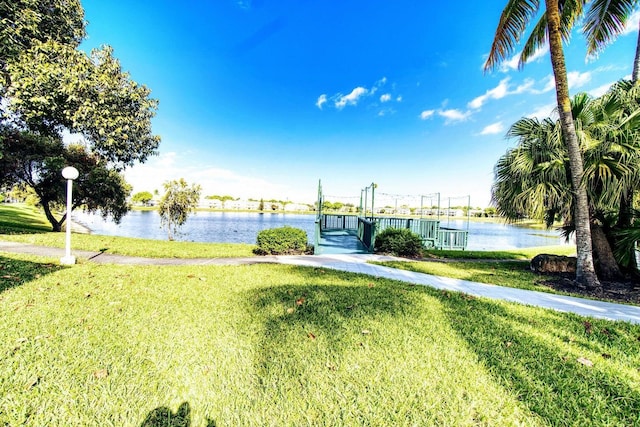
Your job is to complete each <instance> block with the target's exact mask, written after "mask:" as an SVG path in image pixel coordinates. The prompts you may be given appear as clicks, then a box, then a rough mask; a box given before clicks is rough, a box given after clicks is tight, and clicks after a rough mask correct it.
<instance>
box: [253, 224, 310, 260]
mask: <svg viewBox="0 0 640 427" xmlns="http://www.w3.org/2000/svg"><path fill="white" fill-rule="evenodd" d="M307 242H308V240H307V232H306V231H304V230H301V229H299V228H294V227H289V226H288V225H285V226H284V227H279V228H269V229H267V230H262V231H261V232H259V233H258V237H257V239H256V244H257V245H258V247H257V248H256V250H255V251H254V252H255V253H256V254H259V255H297V254H303V253H306V252H308V250H309V249H308V247H307Z"/></svg>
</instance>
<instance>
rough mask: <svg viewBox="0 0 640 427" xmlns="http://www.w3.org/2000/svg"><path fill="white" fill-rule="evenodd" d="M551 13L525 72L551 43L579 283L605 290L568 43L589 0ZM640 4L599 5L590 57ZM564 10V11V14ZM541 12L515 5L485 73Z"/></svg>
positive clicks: (604, 0)
mask: <svg viewBox="0 0 640 427" xmlns="http://www.w3.org/2000/svg"><path fill="white" fill-rule="evenodd" d="M544 3H545V13H544V14H543V16H542V17H541V18H540V20H539V21H538V23H537V25H536V26H535V27H534V28H533V31H532V33H531V36H530V37H529V39H528V41H527V42H526V43H525V46H524V49H523V51H522V55H521V57H520V66H523V65H524V63H525V62H526V60H527V58H529V57H530V56H531V55H533V53H534V52H535V51H536V50H537V49H538V48H539V47H540V46H541V45H543V44H544V43H545V42H547V41H548V43H549V51H550V55H551V66H552V69H553V75H554V77H555V86H556V99H557V103H558V114H559V116H560V123H561V129H562V134H563V137H564V138H563V140H564V144H565V146H566V148H567V153H568V158H569V166H570V171H571V173H570V175H571V184H572V190H573V195H572V196H573V197H572V199H573V201H574V212H573V214H574V223H575V231H576V251H577V271H576V281H577V282H578V283H580V284H583V285H585V286H587V287H591V288H593V287H599V285H600V283H599V281H598V278H597V276H596V272H595V267H594V264H593V256H592V242H591V230H590V226H589V204H588V199H587V192H586V189H585V187H584V186H583V185H582V177H583V174H584V166H583V159H582V156H581V153H580V147H579V144H578V136H577V134H576V129H575V126H574V121H573V116H572V114H571V101H570V98H569V84H568V81H567V69H566V65H565V59H564V51H563V47H562V40H563V39H565V40H566V39H568V38H569V35H570V33H571V30H572V29H573V25H574V23H575V21H576V19H578V18H579V17H581V16H582V14H583V7H584V6H585V4H586V3H587V0H545V2H544ZM636 3H637V1H636V0H594V1H592V2H591V3H590V8H589V11H588V12H587V15H586V18H585V21H584V33H585V36H586V38H587V41H588V53H589V54H595V53H597V52H598V51H599V50H600V49H602V48H603V47H604V46H605V45H606V44H607V43H608V42H610V41H611V40H612V39H613V38H614V37H615V36H616V35H617V34H618V33H620V32H621V31H622V30H623V29H624V23H625V20H626V18H627V16H628V15H629V14H630V13H631V11H632V10H633V8H634V6H635V4H636ZM561 6H562V9H561V8H560V7H561ZM540 11H541V2H540V0H509V2H508V3H507V6H506V7H505V9H504V10H503V12H502V15H501V17H500V21H499V23H498V28H497V29H496V34H495V37H494V40H493V44H492V46H491V51H490V53H489V57H488V59H487V62H486V63H485V70H487V69H493V68H495V66H496V65H498V63H500V62H502V61H503V60H504V59H505V58H507V57H508V56H510V55H511V54H512V53H513V51H514V48H515V45H516V44H517V43H518V42H519V41H520V39H521V37H522V36H523V34H524V32H525V30H526V28H527V26H528V25H529V23H530V22H531V21H532V20H533V19H534V18H535V17H536V16H537V14H538V13H539V12H540Z"/></svg>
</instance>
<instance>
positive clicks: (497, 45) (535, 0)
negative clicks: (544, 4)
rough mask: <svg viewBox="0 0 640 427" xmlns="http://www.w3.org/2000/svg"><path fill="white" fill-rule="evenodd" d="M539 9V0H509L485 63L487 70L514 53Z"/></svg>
mask: <svg viewBox="0 0 640 427" xmlns="http://www.w3.org/2000/svg"><path fill="white" fill-rule="evenodd" d="M539 9H540V1H539V0H509V3H507V6H506V7H505V8H504V10H503V11H502V14H501V15H500V21H499V22H498V28H496V34H495V37H494V39H493V43H492V44H491V50H490V51H489V57H488V58H487V61H486V62H485V64H484V69H485V71H486V70H492V69H494V68H495V67H496V66H497V65H498V64H500V63H501V62H502V61H504V60H505V59H506V58H507V57H508V56H510V55H511V54H513V51H514V49H515V46H516V45H517V43H518V42H519V41H520V39H521V38H522V36H523V34H524V31H525V30H526V28H527V26H528V25H529V23H530V21H531V19H533V17H534V16H535V15H536V13H537V12H538V10H539Z"/></svg>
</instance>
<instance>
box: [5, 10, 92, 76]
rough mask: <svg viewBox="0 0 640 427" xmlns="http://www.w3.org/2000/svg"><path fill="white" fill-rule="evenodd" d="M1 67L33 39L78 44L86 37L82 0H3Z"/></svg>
mask: <svg viewBox="0 0 640 427" xmlns="http://www.w3.org/2000/svg"><path fill="white" fill-rule="evenodd" d="M0 17H2V21H1V22H2V25H0V67H1V68H0V69H1V70H2V72H3V73H4V72H5V71H6V70H5V66H6V64H7V62H9V61H11V60H12V59H14V58H15V57H16V56H18V54H19V53H20V52H23V51H25V50H28V49H30V48H31V46H32V45H33V43H34V42H37V41H40V42H44V41H47V40H54V41H56V42H59V43H62V44H66V45H69V46H73V47H78V46H79V45H80V42H81V41H82V39H84V37H85V21H84V10H83V9H82V6H81V5H80V1H79V0H47V1H42V0H11V1H2V2H0Z"/></svg>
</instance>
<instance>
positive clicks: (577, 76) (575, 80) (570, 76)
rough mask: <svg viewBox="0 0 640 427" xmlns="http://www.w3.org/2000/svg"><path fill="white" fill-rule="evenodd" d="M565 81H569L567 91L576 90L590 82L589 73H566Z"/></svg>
mask: <svg viewBox="0 0 640 427" xmlns="http://www.w3.org/2000/svg"><path fill="white" fill-rule="evenodd" d="M567 80H568V81H569V89H570V90H571V89H577V88H579V87H582V86H584V85H585V84H587V83H589V82H590V81H591V72H590V71H586V72H584V73H581V72H579V71H571V72H569V73H567Z"/></svg>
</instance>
